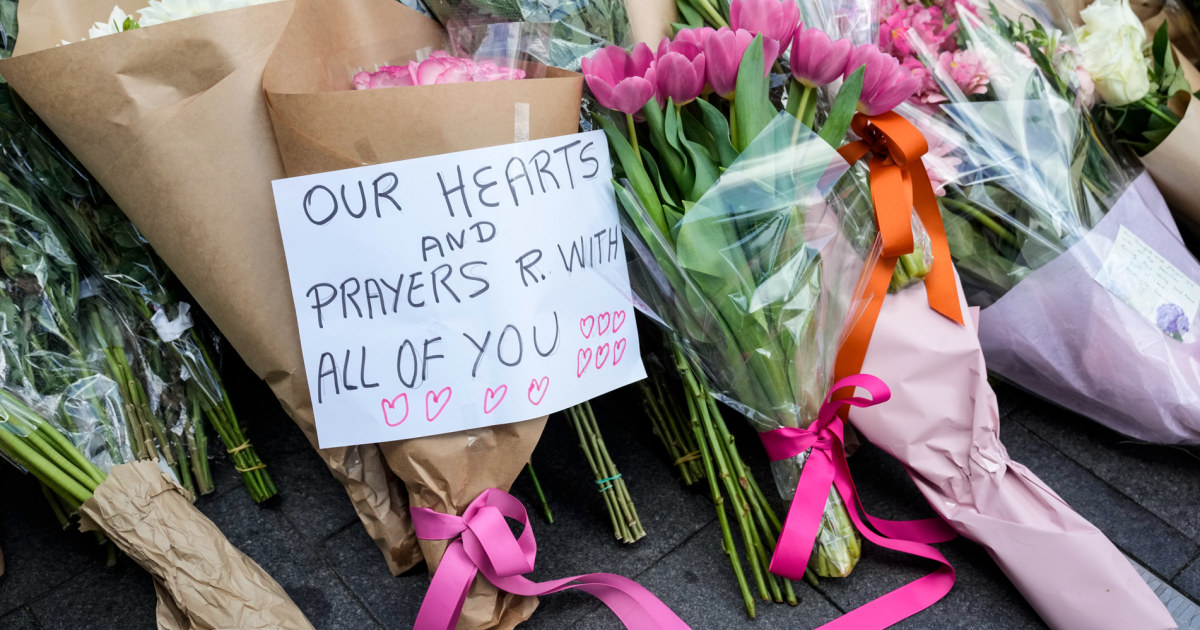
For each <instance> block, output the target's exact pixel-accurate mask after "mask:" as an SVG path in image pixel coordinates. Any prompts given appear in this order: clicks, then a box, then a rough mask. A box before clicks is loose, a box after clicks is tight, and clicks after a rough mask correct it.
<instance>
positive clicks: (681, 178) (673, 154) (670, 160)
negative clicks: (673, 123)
mask: <svg viewBox="0 0 1200 630" xmlns="http://www.w3.org/2000/svg"><path fill="white" fill-rule="evenodd" d="M667 107H671V105H670V104H668V105H667ZM642 115H643V116H644V117H645V118H646V129H647V130H648V131H649V132H650V144H651V146H653V147H654V149H655V150H656V151H658V156H659V158H661V161H662V164H663V165H664V166H666V167H667V173H668V174H670V175H671V179H673V180H674V181H675V185H676V187H677V188H678V189H679V190H687V189H690V188H691V185H692V184H691V179H690V178H687V177H686V175H687V174H686V172H685V171H686V167H687V164H686V163H685V162H684V159H683V153H682V152H681V151H679V150H677V149H675V148H674V147H673V146H671V143H670V142H668V141H667V132H666V120H665V119H664V118H663V110H662V109H660V108H659V106H658V101H656V100H654V99H650V102H649V103H646V106H645V107H643V108H642ZM685 181H686V182H687V186H684V185H683V183H684V182H685Z"/></svg>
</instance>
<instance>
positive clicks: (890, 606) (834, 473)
mask: <svg viewBox="0 0 1200 630" xmlns="http://www.w3.org/2000/svg"><path fill="white" fill-rule="evenodd" d="M854 387H861V388H863V389H865V390H867V392H868V393H869V394H870V398H856V397H846V398H839V399H833V397H834V395H835V394H836V393H838V391H839V390H841V389H842V388H854ZM891 396H892V392H891V390H890V389H888V386H887V385H885V384H884V382H883V381H881V380H879V379H878V378H876V377H874V376H871V375H869V374H856V375H854V376H848V377H846V378H844V379H842V380H840V381H838V382H837V383H836V384H835V385H834V386H833V388H832V389H831V390H830V395H829V398H827V399H826V400H825V403H824V404H823V405H822V406H821V410H820V412H819V413H818V414H817V420H816V421H815V422H813V423H812V424H811V425H809V427H808V428H805V429H796V428H790V427H787V428H782V429H775V430H774V431H767V432H766V433H762V434H760V435H759V437H760V438H761V439H762V442H763V446H765V447H766V449H767V456H768V457H770V458H771V461H779V460H783V459H789V458H792V457H795V456H797V455H800V454H801V453H804V452H805V451H807V450H808V449H810V448H811V449H812V453H811V454H810V455H809V457H808V461H806V462H805V464H804V469H803V471H802V472H801V474H800V481H799V482H798V483H797V484H796V496H795V498H793V499H792V506H791V508H790V509H789V510H788V515H787V520H786V521H785V522H784V524H783V531H782V532H781V533H780V535H779V543H778V544H777V545H776V547H775V553H774V555H773V556H772V557H771V567H770V570H771V573H774V574H776V575H781V576H783V577H786V578H790V579H793V580H799V579H800V578H802V577H803V576H804V568H805V567H806V566H808V558H809V555H811V553H812V550H813V543H814V542H816V538H817V530H818V529H820V525H821V514H822V512H823V511H824V510H825V502H826V500H827V499H828V497H829V491H830V489H831V488H832V487H836V488H837V490H838V493H839V494H840V495H841V496H842V499H843V500H844V501H845V503H846V506H847V507H848V508H849V510H847V511H848V512H849V513H850V518H851V520H852V521H854V525H855V527H857V528H858V531H860V532H862V534H863V536H865V537H866V538H867V540H870V541H871V542H873V543H875V544H877V545H879V546H881V547H887V548H888V549H894V550H896V551H902V552H904V553H908V554H912V555H914V556H920V557H922V558H929V559H930V560H936V561H937V562H939V563H940V564H941V565H942V566H940V567H938V568H937V570H935V571H934V572H933V573H930V574H929V575H926V576H924V577H921V578H918V579H917V580H914V581H912V582H910V583H908V584H906V585H904V586H902V587H900V588H898V589H896V590H894V591H892V592H890V593H888V594H886V595H884V596H882V597H880V598H878V599H876V600H874V601H871V602H868V603H866V604H864V605H862V606H860V607H859V608H856V609H854V610H852V611H850V612H848V613H846V614H845V615H843V616H841V617H839V618H838V619H835V620H833V621H831V622H829V623H827V624H825V625H824V626H821V628H823V629H828V630H834V629H853V630H869V629H872V628H886V627H888V626H890V625H892V624H894V623H896V622H898V621H900V620H901V619H904V618H906V617H909V616H912V615H914V614H916V613H918V612H920V611H922V610H924V609H926V608H928V607H929V606H931V605H933V604H934V603H935V602H937V601H938V600H939V599H941V598H942V597H945V595H946V594H947V593H949V592H950V588H951V587H953V586H954V568H953V567H951V566H950V563H949V562H947V561H946V558H944V557H943V556H942V554H941V553H939V552H938V550H936V549H934V548H933V547H930V546H929V544H928V543H938V542H945V541H947V540H950V539H952V538H954V537H955V533H954V530H952V529H950V526H949V525H947V524H946V522H945V521H943V520H942V519H940V518H930V519H924V520H918V521H889V520H885V519H877V518H872V517H871V515H870V514H867V511H866V509H864V508H863V507H862V501H861V500H860V499H859V497H858V490H857V489H855V487H854V480H853V479H852V478H851V477H850V467H849V466H848V465H847V464H846V450H845V446H844V445H843V443H842V439H843V438H842V434H843V425H842V418H840V417H839V416H838V413H839V412H840V411H842V409H843V408H844V407H845V406H846V405H850V406H854V407H870V406H872V405H877V404H879V403H882V402H885V401H887V400H888V399H889V398H891ZM859 510H862V513H863V515H865V516H866V518H867V522H869V523H870V524H871V526H872V527H873V528H874V529H871V528H869V527H866V526H865V525H864V524H863V522H862V520H860V518H859V515H858V512H859ZM876 532H879V533H876Z"/></svg>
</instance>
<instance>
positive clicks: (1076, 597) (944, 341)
mask: <svg viewBox="0 0 1200 630" xmlns="http://www.w3.org/2000/svg"><path fill="white" fill-rule="evenodd" d="M960 294H961V290H960ZM962 308H963V311H964V312H967V306H966V303H965V302H964V303H963V304H962ZM966 319H967V324H968V325H967V327H962V326H959V325H958V324H956V323H954V322H952V321H950V320H948V319H946V318H945V317H942V316H941V315H939V314H937V313H935V312H934V311H932V310H930V308H929V302H928V299H927V297H926V294H925V287H924V286H922V285H919V284H918V285H915V286H912V287H910V288H908V289H905V290H903V291H901V292H900V293H897V294H891V295H888V296H887V298H886V299H885V300H884V303H883V309H882V311H881V312H880V315H879V322H878V323H877V324H876V326H875V333H874V335H873V336H872V338H871V345H870V347H869V348H868V350H867V356H866V360H865V361H864V363H863V368H862V372H863V373H864V374H872V375H875V376H877V377H879V378H881V379H883V381H884V382H885V383H887V385H888V387H890V388H891V389H892V398H891V400H889V401H888V402H887V403H885V404H882V405H877V406H875V407H871V408H866V409H855V410H854V411H852V412H851V413H850V421H851V422H852V423H853V425H854V427H855V428H856V429H858V431H859V432H860V433H861V434H862V435H863V436H864V437H866V438H867V439H868V440H870V441H871V442H872V443H874V444H876V445H877V446H879V447H880V448H882V449H883V450H885V451H887V452H888V453H890V454H891V455H892V456H893V457H895V458H897V459H898V460H900V462H901V463H903V464H904V467H905V469H907V470H908V473H909V475H910V476H911V477H912V479H913V481H914V482H915V483H916V485H917V487H918V488H920V490H921V492H922V493H923V494H924V495H925V498H926V500H928V501H929V504H930V505H931V506H933V508H934V510H936V511H937V512H938V514H940V515H941V516H942V518H944V519H946V521H947V522H949V523H950V525H951V527H953V528H954V529H955V530H956V531H957V532H958V533H959V534H961V535H963V536H965V537H966V538H969V539H971V540H973V541H975V542H977V543H979V544H980V545H982V546H983V547H984V548H985V549H987V551H988V553H989V554H990V555H991V556H992V558H993V559H994V560H995V561H996V564H998V565H999V566H1000V568H1001V570H1003V571H1004V573H1005V574H1006V575H1007V576H1008V578H1009V579H1010V580H1012V582H1013V584H1014V585H1015V586H1016V587H1017V589H1018V590H1020V591H1021V593H1022V595H1024V596H1025V599H1026V600H1028V601H1029V603H1030V604H1031V605H1032V606H1033V607H1034V608H1035V609H1036V610H1037V611H1038V614H1040V615H1041V616H1042V619H1043V620H1045V622H1046V623H1047V624H1048V625H1049V626H1050V627H1052V628H1072V629H1076V628H1079V629H1083V628H1086V629H1087V630H1108V629H1111V630H1132V629H1135V628H1136V629H1138V630H1162V629H1173V628H1175V627H1176V624H1175V622H1174V621H1173V620H1172V618H1171V615H1170V613H1168V612H1167V609H1166V607H1165V606H1163V604H1162V603H1161V602H1160V601H1159V600H1158V598H1157V597H1155V595H1154V592H1153V591H1151V590H1150V587H1148V586H1147V585H1146V583H1145V582H1144V581H1142V579H1141V578H1140V577H1139V576H1138V574H1137V573H1136V572H1135V571H1134V569H1133V566H1132V565H1131V564H1130V563H1129V561H1128V560H1127V559H1126V558H1125V556H1123V555H1122V554H1121V552H1120V551H1118V550H1117V548H1116V547H1114V546H1113V544H1112V543H1111V542H1110V541H1109V540H1108V538H1106V537H1105V536H1104V534H1103V533H1101V532H1100V530H1098V529H1096V527H1095V526H1094V525H1092V524H1091V523H1089V522H1088V521H1087V520H1086V519H1084V518H1083V517H1081V516H1079V514H1077V513H1075V511H1074V510H1072V509H1071V507H1070V506H1068V505H1067V504H1066V502H1065V501H1063V500H1062V499H1061V498H1060V497H1059V496H1058V495H1057V494H1055V493H1054V491H1053V490H1051V489H1050V488H1048V487H1047V486H1046V484H1044V483H1043V482H1042V481H1041V480H1040V479H1038V478H1037V476H1036V475H1034V474H1033V473H1032V472H1030V471H1029V470H1028V469H1027V468H1025V467H1024V466H1022V465H1021V464H1018V463H1017V462H1014V461H1012V460H1011V459H1009V457H1008V452H1007V451H1005V449H1004V445H1003V444H1001V443H1000V434H999V408H998V407H997V404H996V395H995V393H994V392H993V391H992V389H991V387H990V386H989V385H988V383H987V368H986V367H985V365H984V359H983V357H984V355H983V352H982V350H981V349H980V345H979V340H978V338H977V336H976V330H975V328H974V326H975V324H976V322H975V321H974V313H973V312H970V313H968V315H967V316H966Z"/></svg>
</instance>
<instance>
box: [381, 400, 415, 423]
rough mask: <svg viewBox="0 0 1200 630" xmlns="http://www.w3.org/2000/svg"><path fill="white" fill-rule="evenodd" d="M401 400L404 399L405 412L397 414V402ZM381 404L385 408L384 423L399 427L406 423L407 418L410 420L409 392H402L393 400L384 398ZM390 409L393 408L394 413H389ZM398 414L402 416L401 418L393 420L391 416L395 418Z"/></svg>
mask: <svg viewBox="0 0 1200 630" xmlns="http://www.w3.org/2000/svg"><path fill="white" fill-rule="evenodd" d="M401 400H403V401H404V413H403V414H396V413H395V411H396V403H397V402H399V401H401ZM379 406H380V407H382V408H383V422H384V424H386V425H388V426H389V427H398V426H400V425H402V424H404V421H405V420H408V394H400V395H399V396H396V397H395V398H393V399H391V400H388V399H386V398H384V399H383V400H382V401H381V402H380V404H379ZM388 409H391V410H392V412H393V413H390V414H389V413H388ZM397 415H399V416H400V419H399V420H397V421H395V422H392V420H391V419H390V418H389V416H391V418H395V417H396V416H397Z"/></svg>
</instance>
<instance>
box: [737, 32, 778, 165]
mask: <svg viewBox="0 0 1200 630" xmlns="http://www.w3.org/2000/svg"><path fill="white" fill-rule="evenodd" d="M765 75H766V63H765V61H764V59H763V41H762V35H755V36H754V41H753V42H750V46H749V47H748V48H746V53H745V54H744V55H743V56H742V62H741V64H740V65H738V76H737V84H736V86H735V92H734V94H735V97H734V100H733V109H734V117H733V118H734V123H733V126H734V131H735V137H736V138H737V141H736V142H735V143H734V148H735V149H737V150H738V151H739V152H740V151H743V150H745V148H746V147H747V146H750V143H751V142H753V141H754V139H755V138H756V137H758V134H759V133H761V132H762V130H763V129H766V127H767V124H768V123H770V122H771V119H773V118H775V114H776V112H775V107H774V106H773V105H771V100H770V87H771V84H770V80H769V79H768V78H767V77H766V76H765Z"/></svg>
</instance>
